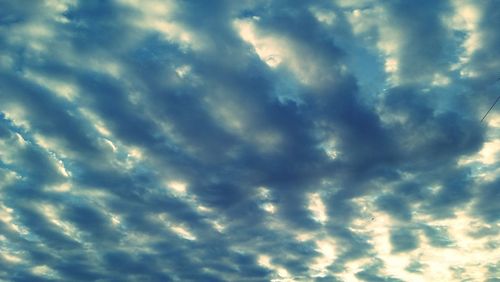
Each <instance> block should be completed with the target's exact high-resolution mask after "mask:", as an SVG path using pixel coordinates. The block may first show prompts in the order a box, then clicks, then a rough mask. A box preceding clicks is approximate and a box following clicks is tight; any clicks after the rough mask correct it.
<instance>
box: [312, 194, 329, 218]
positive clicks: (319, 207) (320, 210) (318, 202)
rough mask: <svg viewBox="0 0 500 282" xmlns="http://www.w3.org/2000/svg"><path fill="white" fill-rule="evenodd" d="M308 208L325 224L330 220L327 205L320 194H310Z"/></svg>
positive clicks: (314, 216)
mask: <svg viewBox="0 0 500 282" xmlns="http://www.w3.org/2000/svg"><path fill="white" fill-rule="evenodd" d="M308 208H309V210H310V211H311V213H312V214H313V218H314V220H316V221H318V222H319V223H321V224H325V223H326V222H327V221H328V216H327V213H326V206H325V204H324V203H323V200H322V199H321V196H320V194H318V193H312V194H310V195H309V206H308Z"/></svg>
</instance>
